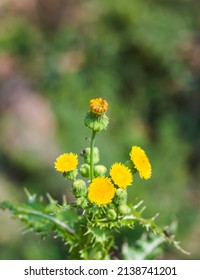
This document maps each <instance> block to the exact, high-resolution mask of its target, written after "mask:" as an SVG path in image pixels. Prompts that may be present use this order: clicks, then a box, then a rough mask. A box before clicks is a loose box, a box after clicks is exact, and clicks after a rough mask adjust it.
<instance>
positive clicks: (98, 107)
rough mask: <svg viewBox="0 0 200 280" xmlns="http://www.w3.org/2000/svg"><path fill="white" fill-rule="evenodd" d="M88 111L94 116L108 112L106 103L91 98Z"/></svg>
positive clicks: (103, 100)
mask: <svg viewBox="0 0 200 280" xmlns="http://www.w3.org/2000/svg"><path fill="white" fill-rule="evenodd" d="M90 110H91V111H92V112H93V113H94V114H96V115H103V114H104V113H105V112H106V111H107V110H108V102H107V101H106V100H105V99H103V98H101V97H98V98H93V99H91V100H90Z"/></svg>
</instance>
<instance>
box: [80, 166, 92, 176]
mask: <svg viewBox="0 0 200 280" xmlns="http://www.w3.org/2000/svg"><path fill="white" fill-rule="evenodd" d="M79 172H80V174H81V175H82V176H83V177H84V178H89V177H90V166H89V164H87V163H84V164H82V165H81V166H80V169H79Z"/></svg>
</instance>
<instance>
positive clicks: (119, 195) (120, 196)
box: [114, 188, 127, 205]
mask: <svg viewBox="0 0 200 280" xmlns="http://www.w3.org/2000/svg"><path fill="white" fill-rule="evenodd" d="M114 202H115V204H117V205H120V204H124V203H126V202H127V190H126V189H122V188H120V189H117V190H116V192H115V198H114Z"/></svg>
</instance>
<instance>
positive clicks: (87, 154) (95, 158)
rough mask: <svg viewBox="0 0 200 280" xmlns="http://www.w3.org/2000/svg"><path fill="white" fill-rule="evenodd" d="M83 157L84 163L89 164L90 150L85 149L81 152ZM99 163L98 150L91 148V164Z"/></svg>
mask: <svg viewBox="0 0 200 280" xmlns="http://www.w3.org/2000/svg"><path fill="white" fill-rule="evenodd" d="M83 156H84V159H85V162H86V163H88V164H90V148H89V147H87V148H85V150H84V151H83ZM98 162H99V149H98V148H97V147H94V148H93V164H96V163H98Z"/></svg>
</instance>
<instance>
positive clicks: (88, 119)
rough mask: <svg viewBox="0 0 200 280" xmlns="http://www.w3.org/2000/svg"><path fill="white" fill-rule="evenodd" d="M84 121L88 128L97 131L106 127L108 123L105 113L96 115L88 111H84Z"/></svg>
mask: <svg viewBox="0 0 200 280" xmlns="http://www.w3.org/2000/svg"><path fill="white" fill-rule="evenodd" d="M84 123H85V125H86V126H87V127H88V128H90V129H92V130H94V131H96V132H99V131H101V130H103V129H106V127H107V126H108V123H109V119H108V117H107V116H106V114H103V115H96V114H94V113H92V112H91V111H90V112H87V113H86V116H85V119H84Z"/></svg>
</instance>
